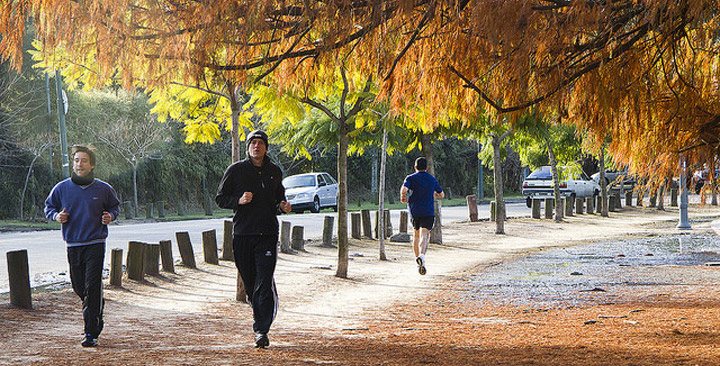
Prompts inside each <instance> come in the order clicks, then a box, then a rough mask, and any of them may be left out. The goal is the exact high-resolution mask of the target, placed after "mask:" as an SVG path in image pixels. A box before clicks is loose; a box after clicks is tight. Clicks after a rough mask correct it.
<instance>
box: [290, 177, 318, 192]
mask: <svg viewBox="0 0 720 366" xmlns="http://www.w3.org/2000/svg"><path fill="white" fill-rule="evenodd" d="M283 186H285V188H286V189H287V188H297V187H314V186H315V176H314V175H295V176H290V177H287V178H285V179H283Z"/></svg>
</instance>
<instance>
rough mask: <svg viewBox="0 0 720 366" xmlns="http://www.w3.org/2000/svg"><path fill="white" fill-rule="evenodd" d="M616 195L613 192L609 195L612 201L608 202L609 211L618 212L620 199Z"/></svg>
mask: <svg viewBox="0 0 720 366" xmlns="http://www.w3.org/2000/svg"><path fill="white" fill-rule="evenodd" d="M615 197H617V195H616V194H611V195H610V197H608V199H609V200H610V202H608V211H611V212H616V211H617V210H618V207H617V201H618V199H617V198H615Z"/></svg>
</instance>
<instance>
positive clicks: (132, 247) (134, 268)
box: [125, 241, 145, 281]
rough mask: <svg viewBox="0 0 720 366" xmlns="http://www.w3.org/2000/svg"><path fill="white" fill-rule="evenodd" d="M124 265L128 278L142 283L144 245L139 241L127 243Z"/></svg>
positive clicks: (143, 275) (143, 274)
mask: <svg viewBox="0 0 720 366" xmlns="http://www.w3.org/2000/svg"><path fill="white" fill-rule="evenodd" d="M125 263H126V270H127V275H128V278H129V279H131V280H135V281H142V280H143V278H144V277H145V243H143V242H140V241H131V242H129V243H128V253H127V259H126V260H125Z"/></svg>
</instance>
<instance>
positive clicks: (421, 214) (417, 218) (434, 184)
mask: <svg viewBox="0 0 720 366" xmlns="http://www.w3.org/2000/svg"><path fill="white" fill-rule="evenodd" d="M426 170H427V159H425V158H424V157H422V156H421V157H419V158H417V159H416V160H415V173H414V174H411V175H408V176H407V177H405V181H404V182H403V185H402V188H400V201H401V202H402V203H407V204H408V211H410V220H411V222H412V226H413V229H415V235H414V237H413V251H414V252H415V262H417V265H418V272H420V274H421V275H424V274H425V273H426V272H427V270H426V268H425V252H426V251H427V247H428V243H429V242H430V230H432V228H433V225H434V224H435V198H443V197H445V192H443V189H442V188H441V187H440V184H439V183H438V181H437V179H435V177H433V176H432V175H431V174H430V173H428V172H426Z"/></svg>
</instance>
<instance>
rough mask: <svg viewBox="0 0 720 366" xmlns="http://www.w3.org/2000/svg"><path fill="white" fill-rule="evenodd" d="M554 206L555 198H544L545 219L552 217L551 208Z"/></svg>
mask: <svg viewBox="0 0 720 366" xmlns="http://www.w3.org/2000/svg"><path fill="white" fill-rule="evenodd" d="M554 206H555V199H553V198H546V199H545V218H546V219H552V218H553V209H554V208H555V207H554Z"/></svg>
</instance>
